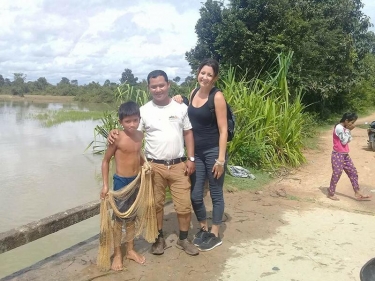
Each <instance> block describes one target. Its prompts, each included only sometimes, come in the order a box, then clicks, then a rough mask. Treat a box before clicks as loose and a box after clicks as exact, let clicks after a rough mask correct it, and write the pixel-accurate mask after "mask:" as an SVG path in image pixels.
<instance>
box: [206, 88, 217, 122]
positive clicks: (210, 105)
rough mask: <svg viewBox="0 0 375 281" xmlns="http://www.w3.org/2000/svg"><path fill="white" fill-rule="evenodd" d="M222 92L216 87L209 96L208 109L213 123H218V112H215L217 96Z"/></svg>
mask: <svg viewBox="0 0 375 281" xmlns="http://www.w3.org/2000/svg"><path fill="white" fill-rule="evenodd" d="M217 92H220V90H219V89H218V88H216V87H213V88H212V89H211V91H210V94H209V95H208V100H207V103H208V108H209V109H210V112H211V116H212V123H213V122H214V121H216V112H215V94H216V93H217Z"/></svg>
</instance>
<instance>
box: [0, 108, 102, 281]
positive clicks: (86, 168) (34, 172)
mask: <svg viewBox="0 0 375 281" xmlns="http://www.w3.org/2000/svg"><path fill="white" fill-rule="evenodd" d="M61 109H64V110H67V109H74V110H90V108H88V107H84V106H83V105H78V104H61V103H44V104H42V103H35V102H33V103H27V102H13V101H9V102H0V160H1V161H0V163H2V164H1V165H0V178H1V187H0V188H1V192H2V196H0V210H1V214H2V215H1V216H0V232H3V231H6V230H9V229H11V228H14V227H16V226H20V225H23V224H26V223H29V222H31V221H34V220H37V219H41V218H44V217H46V216H48V215H51V214H54V213H57V212H61V211H64V210H66V209H69V208H73V207H76V206H78V205H80V204H84V203H87V202H89V201H92V200H95V199H97V198H98V197H99V191H100V188H101V184H100V164H101V159H102V157H101V156H98V155H92V154H90V153H84V150H85V148H86V147H87V145H88V143H89V142H90V141H91V140H92V139H93V130H94V127H95V126H96V125H97V124H98V123H99V122H98V121H92V120H88V121H79V122H64V123H62V124H59V125H56V126H52V127H48V128H46V127H43V126H42V125H41V123H40V121H38V120H36V119H33V118H32V115H35V114H37V113H44V112H47V111H48V110H61ZM104 109H107V108H104ZM72 229H73V230H71V231H69V230H66V231H65V232H64V233H65V235H64V239H66V241H65V244H70V243H71V242H72V241H75V243H77V242H79V241H80V239H81V240H83V239H87V238H88V237H90V236H92V235H94V234H96V233H97V231H96V229H97V227H96V225H95V226H93V225H92V226H91V227H89V231H88V232H85V231H83V232H84V233H85V234H84V235H83V236H80V234H79V233H82V230H80V232H79V233H78V232H77V231H74V228H72ZM93 229H95V231H93ZM51 237H52V236H51ZM51 237H48V236H47V237H46V238H43V243H44V244H46V245H48V250H47V251H46V252H47V253H49V255H50V253H51V252H54V251H55V250H56V251H60V249H58V248H55V247H56V246H55V245H54V243H53V239H52V238H51ZM21 248H22V247H21ZM25 248H26V249H27V247H25ZM19 251H22V249H20V250H18V251H17V253H19ZM15 252H16V251H15ZM11 253H12V251H11V252H9V253H7V256H8V257H9V255H10V256H11V255H12V254H11ZM23 255H28V257H26V259H27V260H29V261H30V260H32V261H34V262H37V261H38V260H39V259H40V258H44V257H41V256H40V253H39V254H38V255H37V253H33V252H30V251H27V252H25V253H23ZM14 260H17V259H16V258H14ZM25 266H26V265H25V264H13V265H9V264H7V263H0V272H1V274H0V278H1V277H4V276H5V274H6V273H7V274H10V273H12V272H13V271H15V270H18V269H21V268H23V267H25ZM7 274H6V275H7Z"/></svg>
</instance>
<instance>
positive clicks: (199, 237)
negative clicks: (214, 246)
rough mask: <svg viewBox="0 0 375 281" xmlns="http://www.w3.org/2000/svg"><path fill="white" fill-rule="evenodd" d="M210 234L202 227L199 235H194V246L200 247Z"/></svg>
mask: <svg viewBox="0 0 375 281" xmlns="http://www.w3.org/2000/svg"><path fill="white" fill-rule="evenodd" d="M208 234H210V233H209V232H208V231H207V230H205V229H204V228H203V227H202V228H201V229H200V230H199V231H198V232H197V234H195V235H194V240H193V244H194V245H195V246H199V245H200V244H201V243H202V242H203V241H204V240H205V239H206V238H207V237H208Z"/></svg>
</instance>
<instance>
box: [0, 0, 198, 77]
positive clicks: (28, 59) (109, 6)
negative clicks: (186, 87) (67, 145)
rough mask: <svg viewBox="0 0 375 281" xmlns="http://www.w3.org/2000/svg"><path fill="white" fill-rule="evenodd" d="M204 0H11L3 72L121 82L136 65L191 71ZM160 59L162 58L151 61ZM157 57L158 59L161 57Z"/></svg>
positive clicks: (4, 14)
mask: <svg viewBox="0 0 375 281" xmlns="http://www.w3.org/2000/svg"><path fill="white" fill-rule="evenodd" d="M201 5H202V4H201V1H200V0H166V1H161V0H144V1H123V0H91V1H88V0H87V1H74V0H45V1H42V0H29V1H22V0H13V1H9V0H5V1H2V9H1V10H0V26H2V28H1V29H0V49H1V51H0V74H2V75H3V76H4V77H7V78H10V79H12V78H13V73H15V72H22V73H25V74H27V77H28V80H36V79H37V78H39V77H41V76H44V77H46V78H47V80H48V81H49V82H51V83H56V82H59V81H60V79H61V77H68V78H69V79H77V80H78V82H79V83H80V84H83V83H88V82H91V81H98V82H101V83H102V82H104V80H106V79H110V80H111V81H116V82H117V81H118V79H119V78H120V76H121V73H122V71H123V70H124V69H125V68H130V69H131V70H132V71H133V73H134V74H135V76H137V77H139V79H144V78H145V77H146V75H147V74H148V73H149V72H150V71H151V70H153V69H155V68H158V69H164V70H166V72H167V73H168V75H169V76H170V77H171V78H173V77H175V76H177V75H178V76H180V77H186V76H188V75H189V73H190V67H189V65H188V63H187V61H186V60H185V59H184V57H185V52H186V51H188V50H190V48H192V47H193V46H194V45H195V43H196V35H195V29H194V27H195V24H196V22H197V20H198V18H199V8H200V7H201ZM152 59H154V60H156V61H157V63H152V64H149V63H148V62H149V61H151V60H152ZM154 60H152V61H153V62H154Z"/></svg>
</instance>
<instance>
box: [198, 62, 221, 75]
mask: <svg viewBox="0 0 375 281" xmlns="http://www.w3.org/2000/svg"><path fill="white" fill-rule="evenodd" d="M206 65H207V66H211V67H212V70H213V71H214V75H215V77H216V76H218V75H219V63H218V62H217V61H216V60H214V59H204V60H203V61H202V62H201V64H200V65H199V67H198V73H199V72H201V70H202V68H203V67H205V66H206Z"/></svg>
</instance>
